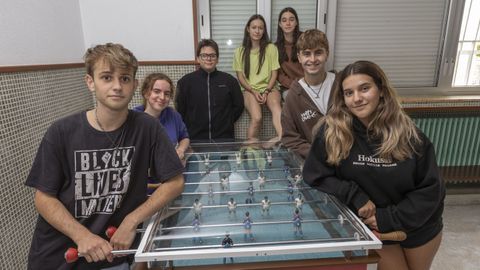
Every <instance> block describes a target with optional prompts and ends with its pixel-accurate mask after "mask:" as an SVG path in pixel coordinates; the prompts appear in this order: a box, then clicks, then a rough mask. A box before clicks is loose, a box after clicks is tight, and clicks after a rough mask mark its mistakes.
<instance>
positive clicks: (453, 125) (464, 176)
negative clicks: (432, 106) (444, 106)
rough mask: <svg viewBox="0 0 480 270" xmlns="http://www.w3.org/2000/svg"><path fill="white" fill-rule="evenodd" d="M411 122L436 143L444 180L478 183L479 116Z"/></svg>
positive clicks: (479, 159) (479, 177) (479, 157)
mask: <svg viewBox="0 0 480 270" xmlns="http://www.w3.org/2000/svg"><path fill="white" fill-rule="evenodd" d="M413 121H414V122H415V123H416V125H417V126H418V127H419V128H420V129H421V130H422V131H423V132H424V133H425V134H426V135H427V137H428V138H429V139H430V140H431V141H432V143H433V145H434V146H435V152H436V156H437V163H438V165H439V166H440V169H441V171H442V175H443V177H444V180H445V181H449V182H480V116H473V117H440V118H430V117H429V118H413Z"/></svg>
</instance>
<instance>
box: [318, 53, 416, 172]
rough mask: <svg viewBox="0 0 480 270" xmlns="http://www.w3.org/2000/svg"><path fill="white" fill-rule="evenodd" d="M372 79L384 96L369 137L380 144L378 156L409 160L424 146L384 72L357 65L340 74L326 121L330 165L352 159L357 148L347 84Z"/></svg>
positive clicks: (371, 65)
mask: <svg viewBox="0 0 480 270" xmlns="http://www.w3.org/2000/svg"><path fill="white" fill-rule="evenodd" d="M354 74H364V75H368V76H370V77H371V78H372V79H373V81H374V82H375V85H376V86H377V87H378V90H379V91H380V93H381V94H382V96H381V97H380V101H379V104H378V106H377V108H376V110H375V112H373V114H374V115H373V118H372V120H371V121H370V123H368V126H367V135H368V137H369V138H375V139H377V140H379V141H380V145H379V147H378V148H377V150H376V155H377V156H378V157H380V158H384V159H394V160H399V161H401V160H405V159H407V158H409V157H411V156H412V155H413V154H414V153H417V152H416V146H418V144H420V143H421V139H420V136H419V134H418V131H417V128H416V127H415V124H414V123H413V121H412V120H411V119H410V117H409V116H408V115H407V114H406V113H405V112H404V111H403V109H402V107H401V105H400V101H399V100H398V96H397V93H396V91H395V90H394V88H393V87H392V86H391V85H390V82H389V81H388V78H387V76H386V75H385V73H384V72H383V70H382V69H381V68H380V67H379V66H378V65H376V64H375V63H373V62H369V61H357V62H355V63H353V64H350V65H348V66H346V67H345V69H344V70H343V71H342V72H340V75H339V78H338V79H339V80H338V84H337V87H336V88H335V89H334V93H333V95H332V107H331V108H330V110H329V112H328V114H327V116H326V117H325V118H324V119H323V120H322V121H323V122H324V124H325V144H326V150H327V156H328V159H327V162H328V163H329V164H332V165H338V164H339V163H340V161H341V160H342V159H345V158H347V157H348V155H349V153H350V149H351V148H352V145H353V134H352V121H353V117H354V116H353V115H352V113H351V112H350V110H349V109H348V108H347V106H346V104H345V99H344V96H343V95H344V93H343V90H344V89H343V85H342V84H343V81H344V80H345V79H346V78H347V77H348V76H350V75H354Z"/></svg>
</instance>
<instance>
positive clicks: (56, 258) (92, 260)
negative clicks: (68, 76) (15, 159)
mask: <svg viewBox="0 0 480 270" xmlns="http://www.w3.org/2000/svg"><path fill="white" fill-rule="evenodd" d="M85 66H86V71H87V74H86V76H85V80H86V83H87V86H88V88H89V90H90V91H91V92H92V93H93V94H94V95H95V98H96V100H97V106H96V108H95V109H92V110H89V111H86V112H80V113H77V114H74V115H71V116H67V117H65V118H63V119H60V120H58V121H56V122H54V123H53V124H52V125H51V126H50V127H49V129H48V130H47V132H46V134H45V136H44V138H43V140H42V142H41V144H40V147H39V149H38V153H37V156H36V158H35V161H34V163H33V166H32V169H31V171H30V174H29V176H28V178H27V181H26V185H27V186H30V187H33V188H35V199H34V200H35V206H36V208H37V210H38V212H39V214H40V215H39V217H38V221H37V225H36V228H35V232H34V235H33V240H32V246H31V248H30V254H29V257H28V269H105V268H109V267H113V266H120V267H121V265H123V266H124V267H126V268H127V269H128V261H130V260H129V257H114V256H113V255H112V253H111V251H112V250H121V249H129V248H130V247H131V246H132V243H133V242H134V240H135V238H136V228H137V227H138V226H139V224H141V223H142V222H143V221H145V220H146V219H148V218H149V217H150V216H152V215H153V214H154V213H155V212H157V211H158V210H159V209H161V208H162V207H164V206H165V205H166V204H167V203H169V202H170V201H172V200H173V199H174V198H176V197H177V196H178V195H179V194H180V193H181V192H182V190H183V184H184V179H183V176H182V172H183V166H182V164H181V162H180V160H179V159H178V157H177V154H176V152H175V149H174V148H173V146H172V144H171V143H170V141H169V139H168V137H167V135H166V133H165V131H164V130H163V128H162V127H161V125H160V123H159V122H158V120H156V119H154V118H152V117H150V116H148V115H147V114H144V113H138V112H133V111H130V110H128V103H129V102H130V100H131V99H132V96H133V94H134V91H135V88H136V87H137V80H136V79H135V74H136V71H137V68H138V62H137V60H136V58H135V56H134V55H133V54H132V53H131V52H130V51H129V50H127V49H125V48H124V47H123V46H122V45H119V44H111V43H107V44H105V45H98V46H95V47H93V48H90V49H88V50H87V52H86V54H85ZM149 172H150V173H149ZM149 174H150V175H149ZM148 176H152V177H154V178H155V179H158V180H159V181H160V182H161V183H162V185H160V186H159V188H157V190H156V191H155V192H154V193H153V194H152V196H151V197H150V198H148V199H147V179H148ZM109 226H115V227H117V228H118V229H117V231H116V232H115V234H114V235H113V236H112V237H111V239H107V238H106V237H105V236H104V232H105V230H106V229H107V227H109ZM69 247H76V248H77V250H78V252H79V253H81V254H82V255H83V256H84V257H81V258H79V259H78V260H77V261H76V262H75V263H66V261H65V259H64V253H65V251H66V250H67V248H69ZM117 269H118V268H117Z"/></svg>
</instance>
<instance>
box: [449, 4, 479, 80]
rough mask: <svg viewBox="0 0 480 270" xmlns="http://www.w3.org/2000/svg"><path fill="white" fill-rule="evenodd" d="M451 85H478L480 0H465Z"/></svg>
mask: <svg viewBox="0 0 480 270" xmlns="http://www.w3.org/2000/svg"><path fill="white" fill-rule="evenodd" d="M456 59H457V61H456V66H455V73H454V76H453V78H454V80H453V86H479V85H480V0H466V1H465V5H464V11H463V18H462V26H461V30H460V36H459V39H458V49H457V56H456Z"/></svg>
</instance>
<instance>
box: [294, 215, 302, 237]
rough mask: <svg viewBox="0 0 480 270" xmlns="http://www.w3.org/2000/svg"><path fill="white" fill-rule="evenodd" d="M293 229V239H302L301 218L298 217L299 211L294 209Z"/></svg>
mask: <svg viewBox="0 0 480 270" xmlns="http://www.w3.org/2000/svg"><path fill="white" fill-rule="evenodd" d="M292 221H293V229H294V234H295V237H298V236H300V238H302V239H303V231H302V217H301V216H300V211H299V210H298V209H295V213H294V214H293V220H292Z"/></svg>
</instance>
